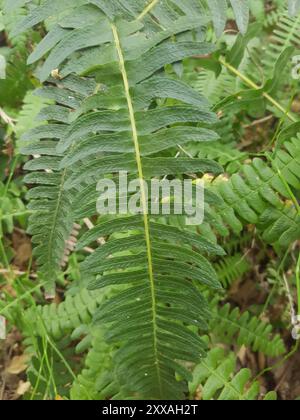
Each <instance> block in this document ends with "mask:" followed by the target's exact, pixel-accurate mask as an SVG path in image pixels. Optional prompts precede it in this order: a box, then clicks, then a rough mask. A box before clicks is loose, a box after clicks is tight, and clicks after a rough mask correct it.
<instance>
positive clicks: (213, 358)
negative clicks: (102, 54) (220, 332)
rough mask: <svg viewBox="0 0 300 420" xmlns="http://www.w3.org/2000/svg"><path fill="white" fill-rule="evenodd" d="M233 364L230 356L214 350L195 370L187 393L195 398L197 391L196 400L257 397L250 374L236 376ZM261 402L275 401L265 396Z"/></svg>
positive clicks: (221, 350)
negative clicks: (265, 400) (264, 400)
mask: <svg viewBox="0 0 300 420" xmlns="http://www.w3.org/2000/svg"><path fill="white" fill-rule="evenodd" d="M236 366H237V360H236V357H235V356H234V354H233V353H230V354H229V355H227V354H226V352H225V350H223V349H221V348H215V349H213V350H211V351H210V352H209V354H208V357H207V359H205V360H204V361H203V362H201V363H200V364H199V365H198V366H197V367H196V369H195V371H194V374H193V381H192V382H191V383H190V393H191V395H192V396H195V394H196V392H197V390H198V392H199V396H198V398H199V397H200V399H202V400H204V401H209V400H221V401H222V400H225V401H236V400H237V401H245V400H246V401H253V400H257V399H258V397H259V396H260V395H259V394H260V386H259V383H258V382H253V380H252V375H251V371H250V370H249V369H241V370H240V371H239V372H238V373H236ZM265 399H267V400H269V399H276V395H275V393H270V394H268V395H267V396H266V397H265Z"/></svg>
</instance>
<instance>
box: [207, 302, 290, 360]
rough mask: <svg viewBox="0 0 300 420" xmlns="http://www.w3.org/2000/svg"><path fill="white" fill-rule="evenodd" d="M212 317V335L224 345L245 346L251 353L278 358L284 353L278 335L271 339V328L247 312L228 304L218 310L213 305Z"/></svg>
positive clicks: (281, 341)
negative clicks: (257, 352)
mask: <svg viewBox="0 0 300 420" xmlns="http://www.w3.org/2000/svg"><path fill="white" fill-rule="evenodd" d="M213 307H214V315H213V320H212V323H211V329H212V331H213V332H214V333H213V334H214V335H215V336H216V337H217V339H218V340H221V342H223V343H226V344H232V343H233V342H235V343H237V345H238V346H242V345H245V346H247V347H249V348H251V349H252V350H253V351H255V352H256V351H259V352H262V353H264V354H265V355H267V356H271V357H278V356H281V355H282V354H284V353H285V351H286V349H285V345H284V342H283V340H282V339H281V337H280V336H279V335H275V336H274V337H272V338H271V332H272V326H271V325H268V324H266V323H265V322H262V321H261V320H259V319H258V318H257V317H255V316H253V315H250V313H249V312H244V313H243V314H241V313H240V311H239V309H238V308H235V309H233V310H232V309H231V307H230V305H229V304H226V305H224V306H222V307H221V308H219V307H218V306H217V305H213Z"/></svg>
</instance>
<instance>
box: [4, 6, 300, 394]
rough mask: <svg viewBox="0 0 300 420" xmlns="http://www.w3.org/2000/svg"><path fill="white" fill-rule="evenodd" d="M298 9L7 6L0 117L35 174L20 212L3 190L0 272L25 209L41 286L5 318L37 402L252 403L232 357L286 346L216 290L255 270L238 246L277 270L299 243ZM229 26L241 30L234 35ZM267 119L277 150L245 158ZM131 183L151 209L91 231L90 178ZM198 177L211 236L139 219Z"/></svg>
mask: <svg viewBox="0 0 300 420" xmlns="http://www.w3.org/2000/svg"><path fill="white" fill-rule="evenodd" d="M298 3H299V2H298V1H290V2H289V5H288V7H289V15H287V9H286V3H285V2H283V1H278V2H276V5H275V7H274V10H273V12H272V13H271V14H270V13H269V12H268V10H267V9H266V8H265V4H264V2H263V1H261V0H251V1H246V0H245V1H240V0H230V1H229V2H227V1H226V0H222V1H221V0H214V1H207V2H206V1H202V0H176V2H175V1H174V0H160V1H152V2H148V1H146V0H134V1H133V0H123V1H119V0H88V1H87V0H76V1H74V0H73V1H71V0H65V1H61V0H42V1H31V0H14V1H9V2H8V1H4V0H3V1H2V2H1V6H2V12H3V13H2V15H1V20H0V30H2V29H4V30H5V43H6V44H5V47H4V49H3V48H1V49H0V58H1V57H3V60H5V63H7V65H6V69H5V73H6V74H5V76H6V78H5V79H3V80H0V111H2V107H4V108H5V109H4V111H7V112H8V113H9V114H11V115H13V116H17V122H16V124H15V123H14V120H11V122H10V121H8V122H7V118H6V114H0V115H5V118H6V120H5V119H4V118H3V117H1V118H2V119H3V120H4V121H5V125H6V126H7V127H6V126H5V129H6V131H7V132H6V136H8V137H9V138H10V137H11V138H12V140H11V141H12V142H16V146H17V149H18V151H19V150H21V153H22V155H23V157H22V158H19V157H18V159H20V160H23V161H25V165H24V167H23V168H24V171H26V172H29V173H27V175H26V176H25V183H26V184H27V185H28V186H29V191H28V193H27V196H26V200H28V201H29V204H28V209H27V210H25V208H24V204H23V201H24V198H23V195H22V200H20V198H19V195H20V194H21V193H20V192H19V190H18V189H17V191H18V193H15V191H14V185H15V184H14V182H11V179H9V180H7V179H6V176H5V175H4V178H3V181H6V185H7V186H9V188H8V187H6V185H3V186H2V185H1V186H0V196H1V201H0V205H1V214H0V217H1V232H0V233H1V236H0V239H1V253H2V254H3V256H2V260H1V262H2V263H3V266H5V265H6V263H7V261H6V260H7V258H5V257H7V256H6V255H5V252H6V250H5V248H3V246H2V239H3V233H2V232H4V235H6V237H5V241H7V235H10V234H12V233H13V231H14V227H15V224H16V223H17V224H18V225H21V226H23V225H24V224H25V223H26V216H27V215H28V213H30V218H29V227H28V233H29V234H30V235H31V236H32V243H33V246H34V253H33V256H34V269H35V267H37V271H38V273H37V280H36V283H35V284H34V288H33V289H32V288H31V286H32V280H30V279H29V277H28V276H29V275H30V269H29V271H28V276H27V274H26V273H24V274H22V277H21V279H20V282H15V284H14V285H13V295H11V294H10V289H8V290H7V291H6V290H5V292H4V293H3V302H0V314H3V315H4V316H6V317H7V318H8V319H9V320H10V323H11V324H15V325H17V327H18V328H19V329H20V330H21V331H22V334H23V336H24V344H25V347H26V352H27V354H28V355H29V356H30V362H29V368H28V372H27V373H28V378H29V380H30V383H31V385H32V389H31V390H30V393H29V394H28V395H27V396H26V397H27V398H30V399H54V398H55V397H56V396H57V395H60V396H62V397H65V398H71V399H82V400H85V399H89V400H99V399H122V398H145V399H147V398H151V399H183V398H185V397H186V396H187V392H188V390H189V392H190V397H191V398H197V399H199V398H200V399H203V400H211V399H213V400H256V399H259V398H260V397H261V392H260V386H259V383H258V382H257V381H255V380H254V381H253V380H252V374H251V372H250V371H249V370H248V369H243V368H242V369H240V370H238V369H237V368H238V363H237V358H236V356H234V354H233V353H231V352H229V350H227V349H229V348H230V350H233V349H236V348H238V347H240V346H246V347H247V348H248V349H249V351H253V352H260V353H263V354H264V355H266V356H269V357H280V356H282V355H283V354H284V353H285V351H286V348H285V343H284V342H283V340H282V338H281V337H280V336H279V335H278V334H276V333H275V332H274V330H273V327H272V325H271V324H270V325H269V324H266V323H265V322H263V321H261V319H259V318H258V317H256V316H254V315H253V311H251V309H249V310H247V311H243V312H241V311H240V310H239V308H237V307H235V308H233V307H232V306H231V305H230V304H227V303H221V301H220V293H221V294H222V293H223V295H222V296H223V297H224V301H225V302H228V299H227V290H226V289H230V288H231V286H233V285H234V283H235V282H237V281H238V280H242V279H243V277H244V276H245V275H247V274H248V273H249V272H250V270H251V265H252V262H251V261H250V260H249V261H248V260H247V258H245V257H244V249H243V248H244V246H249V242H252V241H254V240H255V235H256V234H258V235H259V236H260V239H261V241H262V243H263V245H264V246H265V247H266V248H267V245H268V244H272V245H273V247H274V249H275V250H276V251H277V252H278V254H279V257H278V258H280V257H281V252H282V249H283V250H286V249H287V248H288V247H289V246H290V245H291V244H293V243H294V242H295V241H297V240H299V237H300V219H299V217H300V216H299V204H298V198H299V195H298V194H299V190H300V175H299V174H300V171H299V169H300V148H299V147H300V146H299V140H300V137H299V123H298V122H297V117H296V114H295V113H293V112H292V110H290V107H291V102H292V101H291V98H290V96H291V95H292V96H293V95H294V93H293V92H294V89H296V86H297V82H296V81H295V80H292V78H291V77H290V78H288V77H286V74H287V72H289V71H290V69H291V57H292V56H293V54H294V53H295V49H294V48H298V47H299V46H300V45H299V44H300V40H299V36H298V31H299V16H300V15H299V4H298ZM250 13H251V14H252V20H254V19H255V20H256V21H257V22H258V23H253V24H251V25H250V26H249V25H248V24H249V21H250ZM227 19H230V20H231V23H230V27H231V26H232V25H233V20H235V22H236V25H237V27H238V29H239V30H240V32H241V34H236V33H235V32H234V31H233V32H230V31H229V32H228V31H225V32H224V30H225V28H226V23H227ZM1 25H2V26H1ZM276 25H278V26H276ZM274 27H275V28H277V29H275V30H274V31H273V29H274ZM214 31H215V34H214V33H213V32H214ZM272 31H273V35H272V37H270V33H271V32H272ZM266 39H271V41H270V42H269V43H268V44H269V45H268V46H267V52H266V54H265V58H264V59H263V60H262V54H264V51H263V49H262V48H261V45H262V42H265V43H266ZM26 62H27V64H26ZM258 62H259V63H262V64H259V65H257V63H258ZM2 63H4V61H2ZM0 73H1V71H0ZM2 73H3V74H4V72H3V70H2ZM34 88H37V89H36V90H35V91H33V89H34ZM4 111H3V112H4ZM215 112H217V113H218V114H217V115H216V113H215ZM266 112H267V113H270V114H267V121H269V120H271V121H272V125H271V123H270V131H271V132H272V137H273V139H272V138H268V139H267V140H264V141H262V140H261V139H256V138H254V140H255V141H257V144H249V141H248V138H249V131H250V130H252V129H253V127H256V126H257V125H260V124H261V121H260V120H258V121H256V118H261V117H264V118H265V117H266ZM264 118H262V120H264ZM275 122H276V124H275ZM277 123H278V125H277ZM253 130H254V129H253ZM4 136H5V130H2V131H1V137H3V138H4ZM253 137H255V136H253ZM252 140H253V138H252ZM255 141H254V143H255ZM261 149H264V150H263V152H261ZM5 164H8V167H10V162H7V161H5ZM16 165H17V163H16ZM14 169H15V168H13V170H14ZM18 170H19V171H20V168H19V167H18ZM223 170H224V172H225V173H223ZM120 171H122V172H127V173H128V174H129V175H128V177H129V179H134V178H139V179H140V190H141V194H140V201H139V204H140V210H141V211H140V213H141V214H137V215H127V214H126V215H125V214H124V215H121V216H118V217H115V216H113V215H110V216H109V217H103V216H101V217H100V218H99V216H98V215H97V210H96V204H97V198H98V193H99V191H97V183H98V182H99V180H101V179H106V178H107V177H108V178H110V179H112V180H115V179H116V174H117V173H118V172H120ZM191 174H192V177H193V178H196V179H203V180H204V181H205V183H206V202H205V222H204V223H203V224H202V225H201V226H197V227H187V226H185V224H184V223H182V220H181V219H180V218H177V217H173V216H171V217H168V218H166V217H161V216H163V215H157V216H152V215H149V214H147V213H146V212H145V210H146V206H147V205H148V203H147V202H146V198H145V189H146V186H147V185H149V182H150V180H151V179H152V178H153V177H155V178H158V179H164V178H168V179H179V180H182V179H186V178H190V177H191ZM143 181H144V182H143ZM2 190H3V191H4V192H3V191H2ZM22 194H23V192H22ZM118 198H119V199H121V197H118ZM131 198H132V197H131ZM87 217H88V218H90V219H86V218H87ZM249 225H250V227H251V228H250V229H249V232H251V233H249V232H246V229H247V228H248V226H249ZM85 226H87V227H88V229H86V228H85ZM81 228H82V234H81V233H80V236H79V238H77V236H78V231H79V230H80V229H81ZM254 228H255V231H254ZM252 232H253V234H252ZM77 242H78V243H77ZM76 243H77V245H76ZM236 243H237V244H238V245H237V246H236ZM222 244H224V245H225V246H224V248H225V249H226V250H227V251H228V255H227V256H225V252H224V251H223V248H222V247H221V245H222ZM4 245H6V242H4ZM2 248H3V249H4V252H3V249H2ZM294 248H295V245H294ZM270 252H271V251H270ZM70 253H71V254H72V257H74V259H73V260H72V261H73V263H70V264H69V266H68V267H67V269H66V271H65V272H64V268H65V264H66V262H68V261H67V260H68V256H69V254H70ZM264 258H265V259H267V258H269V255H268V254H267V252H265V253H264ZM73 264H74V265H73ZM283 265H284V264H283ZM9 271H10V270H8V272H9ZM9 274H10V275H15V274H14V273H9ZM57 284H59V285H60V286H61V287H62V289H59V290H58V289H57V287H56V286H57ZM221 286H223V288H224V289H225V291H224V290H223V289H222V287H221ZM42 289H43V290H45V292H46V298H48V299H52V298H54V297H55V296H56V298H57V299H60V298H61V295H63V299H62V301H61V303H59V304H56V303H52V304H47V303H46V302H45V300H44V298H43V296H42V293H41V290H42ZM32 296H33V297H32ZM205 297H209V299H208V300H209V303H208V302H207V300H206V298H205ZM37 302H38V303H39V304H38V305H37ZM255 313H257V312H255ZM203 334H208V335H209V337H210V338H211V343H208V342H207V340H206V339H203ZM215 343H217V345H219V344H222V345H223V346H224V348H226V349H220V348H218V347H216V344H215ZM207 351H208V353H207ZM275 397H276V396H275V395H274V393H270V394H268V395H267V396H266V397H265V399H266V400H268V399H269V400H272V399H275Z"/></svg>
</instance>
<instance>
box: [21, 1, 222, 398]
mask: <svg viewBox="0 0 300 420" xmlns="http://www.w3.org/2000/svg"><path fill="white" fill-rule="evenodd" d="M60 3H61V2H60ZM93 3H94V5H95V6H100V8H99V9H98V12H96V10H97V9H96V8H95V7H93V8H90V10H89V11H87V12H88V13H89V14H90V15H91V19H92V22H93V23H92V24H91V25H89V26H87V27H84V28H82V27H80V28H78V27H76V28H74V29H70V30H69V32H70V33H69V35H67V36H65V37H64V38H63V39H61V40H60V41H59V43H58V44H57V45H56V46H54V48H53V49H52V51H51V52H50V54H49V56H48V58H47V60H46V62H45V64H44V66H43V68H42V70H41V77H42V79H43V80H45V79H46V78H47V77H48V76H49V73H50V72H51V71H52V70H53V69H58V71H59V74H60V77H65V76H66V75H68V74H71V73H74V71H77V72H78V73H80V75H90V74H94V75H95V77H96V80H97V81H100V82H101V85H100V90H99V87H98V89H95V91H94V92H91V93H90V95H89V96H90V97H89V98H87V99H86V101H85V100H84V98H82V99H81V98H79V102H80V104H81V108H80V109H79V108H78V112H76V113H74V114H73V120H74V121H72V123H71V124H70V126H69V127H67V126H65V125H64V124H51V125H48V126H44V127H42V128H41V129H39V130H37V131H35V132H34V133H31V134H29V135H28V136H27V138H29V137H32V135H33V134H34V135H35V136H37V137H39V138H49V137H50V136H51V137H55V138H58V139H59V141H58V147H56V151H55V153H54V155H55V154H57V155H58V156H57V157H56V156H55V158H54V159H50V160H49V159H48V158H47V159H44V158H41V159H42V160H39V159H37V160H35V161H32V162H30V163H29V164H28V165H27V169H33V170H36V169H43V170H44V169H45V168H50V166H52V167H51V168H50V169H52V171H54V173H56V172H57V171H58V173H60V171H62V172H65V171H69V170H70V171H71V176H70V177H66V176H64V179H65V180H66V183H65V189H63V188H62V190H61V189H60V192H59V194H60V196H61V197H63V199H64V201H65V200H66V199H68V198H67V197H68V196H69V194H70V191H72V189H73V188H76V189H78V190H80V191H82V189H83V188H84V185H85V184H86V183H87V182H88V183H89V184H90V185H91V184H94V185H95V186H96V183H97V181H98V180H99V179H101V178H103V177H104V176H105V175H107V174H111V175H112V174H113V173H115V172H117V171H127V172H128V171H129V173H130V174H131V176H138V178H139V179H140V180H141V181H142V180H149V179H150V178H151V177H153V176H155V177H160V176H166V175H171V176H175V175H177V174H179V175H180V174H184V173H189V172H196V173H205V172H212V173H219V172H220V171H221V167H220V166H219V165H218V164H216V163H214V162H213V161H210V160H208V159H190V158H178V159H175V158H173V157H169V156H168V155H167V156H168V157H157V154H158V153H159V152H162V151H163V150H168V149H170V148H172V147H174V146H175V147H176V144H181V143H182V142H185V141H203V140H205V139H206V136H208V138H207V139H209V138H211V139H212V138H214V139H215V135H213V134H212V132H205V133H204V132H203V127H201V125H202V126H204V125H205V126H209V125H211V123H215V122H216V117H215V115H214V114H212V113H211V112H210V111H209V109H208V106H207V104H206V102H205V101H204V100H203V98H202V97H201V95H199V94H196V92H194V91H192V90H191V89H190V88H189V87H188V86H187V85H185V84H184V83H183V82H180V81H178V80H173V79H168V78H167V77H165V75H164V73H163V68H164V66H166V65H168V64H172V63H174V62H178V61H180V60H182V59H184V58H186V57H188V56H190V55H193V54H207V53H210V52H211V51H212V47H211V45H209V44H207V43H204V42H194V41H181V40H178V42H173V41H171V40H170V37H174V36H176V35H180V34H181V33H184V32H188V31H189V30H191V29H194V28H195V29H196V28H199V26H201V22H202V21H201V19H200V20H199V18H197V19H196V18H195V19H193V18H191V17H189V18H186V17H184V16H183V17H179V19H177V21H176V23H174V22H173V21H172V22H171V23H170V24H169V26H168V27H167V28H166V29H165V30H163V31H157V32H156V33H155V34H153V35H151V36H148V37H145V34H144V33H143V32H142V29H143V26H142V24H141V23H140V22H137V21H133V22H125V21H122V20H119V21H114V22H113V21H112V20H111V15H112V14H114V13H115V10H112V7H113V6H114V5H117V2H113V3H112V2H106V1H102V2H98V1H95V2H93ZM182 3H184V2H182ZM186 4H187V3H186ZM47 5H49V6H47V7H49V10H48V9H47V8H46V6H41V7H38V8H36V9H34V11H33V14H32V15H31V17H30V16H29V17H28V18H27V20H26V21H25V22H24V24H23V25H22V24H21V25H20V26H21V28H22V27H23V29H26V28H27V27H29V26H31V25H33V24H37V23H39V22H40V21H41V20H43V19H45V17H46V15H48V14H49V13H50V4H49V3H47ZM60 7H62V6H60ZM103 12H104V13H105V14H106V17H104V16H103ZM71 13H72V12H71ZM86 16H87V15H86ZM95 19H96V21H97V23H96V24H95V23H94V22H95ZM81 24H82V23H81ZM91 35H93V36H91ZM95 48H96V49H98V51H100V52H101V54H100V55H98V54H95V51H96V50H95ZM44 52H45V53H46V52H48V49H44ZM74 53H76V54H74ZM62 65H63V67H62ZM158 72H159V74H157V73H158ZM69 77H70V76H69ZM71 77H72V76H71ZM65 80H68V77H67V78H65V79H63V83H64V81H65ZM79 85H80V83H79ZM107 92H108V94H109V97H108V95H107ZM59 93H60V92H58V91H57V90H56V92H55V96H56V97H57V100H60V95H59ZM69 96H70V95H69ZM156 98H173V99H175V100H176V105H173V106H157V105H156V106H155V100H156ZM72 99H73V100H74V99H75V101H76V99H77V98H74V95H72ZM64 100H66V97H64ZM68 100H70V97H68ZM61 102H62V101H60V103H61ZM90 103H91V104H90ZM153 105H154V106H153ZM186 123H193V124H195V123H198V124H199V126H193V128H191V130H188V131H187V133H190V135H191V137H189V134H186V133H184V132H183V129H182V130H181V131H180V127H184V128H185V130H186ZM174 124H176V138H175V139H174V137H173V136H174V130H175V128H174V127H173V125H174ZM107 132H110V134H106V133H107ZM183 134H184V137H186V138H187V140H185V139H184V138H183ZM156 138H157V141H156ZM158 140H159V141H158ZM175 142H176V143H175ZM87 144H89V147H88V148H87V147H86V145H87ZM116 145H119V150H117V149H116ZM38 147H39V146H37V148H38ZM52 150H53V149H52ZM50 154H51V153H50ZM51 155H52V154H51ZM62 155H63V156H64V158H63V161H61V162H60V159H59V158H60V156H62ZM171 156H172V155H171ZM48 165H49V166H48ZM45 175H46V174H45V173H43V174H41V173H39V174H38V177H36V175H34V176H29V178H28V177H27V180H30V181H33V180H34V179H36V180H37V181H39V180H40V179H41V178H43V180H44V179H45ZM48 175H51V179H53V174H48ZM67 178H68V179H67ZM60 185H62V182H61V184H60ZM144 188H145V187H144V183H143V182H141V197H142V200H141V203H142V206H143V210H142V213H144V214H143V215H142V216H140V215H138V216H128V217H122V218H115V219H113V220H111V221H109V222H104V223H102V224H100V225H98V226H96V227H95V228H94V229H92V230H91V231H90V232H88V233H87V234H85V235H84V236H83V237H82V238H81V240H80V241H79V248H80V247H81V246H86V245H87V244H90V243H92V242H94V241H95V240H96V239H98V238H99V237H106V238H108V240H107V243H106V245H104V246H102V247H100V248H98V249H97V250H96V252H95V253H93V254H92V255H91V256H90V257H89V258H87V259H86V260H85V262H84V264H83V270H85V271H88V272H89V273H90V274H92V275H94V276H95V280H94V281H93V283H92V284H91V285H90V288H91V289H100V288H103V287H106V286H108V285H127V286H128V287H127V288H126V290H123V288H122V291H121V292H120V293H118V294H117V295H116V296H114V297H112V298H111V299H110V300H109V301H108V302H106V303H105V304H103V305H102V307H101V308H100V310H99V311H98V312H97V314H96V320H97V321H98V322H102V323H109V324H110V328H109V332H108V333H107V334H106V338H107V340H108V342H110V343H121V348H120V350H118V351H117V352H116V355H115V358H114V361H115V365H116V376H117V377H118V379H119V381H120V383H121V385H122V386H125V387H126V388H127V392H128V393H129V394H131V393H138V395H140V396H141V397H148V398H149V397H151V398H181V397H182V395H183V394H182V392H183V390H184V382H183V381H182V382H180V381H177V380H176V376H175V373H180V375H181V377H183V378H184V379H185V380H186V379H188V378H189V377H190V373H189V371H188V370H187V369H186V368H185V367H184V366H183V364H181V363H180V362H179V361H190V362H191V361H192V362H196V361H198V360H199V357H200V356H201V355H203V354H204V350H205V345H204V343H203V342H202V340H201V339H200V338H199V336H198V335H197V334H195V333H194V332H193V331H192V329H190V326H192V325H201V326H204V325H205V323H206V318H207V316H208V306H207V304H206V303H205V301H204V299H203V297H202V296H201V294H200V293H199V292H198V290H197V288H196V287H195V286H194V285H193V283H192V282H191V281H190V280H193V281H198V282H200V283H203V284H206V285H208V286H209V287H211V288H213V289H219V288H220V285H219V282H218V280H217V277H216V273H215V271H214V270H213V268H212V266H211V265H210V263H209V262H208V261H207V260H206V258H205V257H204V256H202V255H201V254H202V253H206V252H213V253H217V254H222V253H223V252H222V250H221V249H220V248H219V247H218V246H216V245H214V244H212V243H210V242H209V241H207V240H205V239H204V238H202V237H201V236H200V235H197V234H193V233H190V232H188V231H182V230H180V229H177V228H173V227H171V226H166V225H163V224H160V223H157V222H156V221H154V220H152V219H151V217H149V216H148V215H147V212H146V206H147V203H146V200H145V190H144ZM33 191H34V190H33ZM62 191H64V192H63V193H62ZM31 194H33V195H34V192H33V193H31ZM34 205H35V204H34V203H33V204H32V205H31V206H33V207H34ZM44 205H45V203H44V202H43V203H40V202H39V203H38V206H41V207H44ZM84 205H85V203H79V202H76V207H77V208H78V210H79V211H80V209H81V208H82V207H83V206H84ZM94 206H95V207H94V208H95V210H96V203H94ZM61 213H63V214H64V217H66V212H65V207H64V205H63V204H62V212H61ZM47 217H49V215H47ZM39 220H40V218H39V219H37V218H35V219H34V218H33V219H32V227H31V231H32V232H33V233H36V234H37V232H38V231H40V229H41V226H40V224H39V226H38V223H39ZM65 223H66V219H64V224H65ZM58 225H60V224H59V223H57V226H58ZM60 229H61V227H60ZM121 232H124V233H125V234H126V235H128V238H127V239H126V240H125V241H121V240H119V239H115V238H114V236H113V234H116V233H118V234H119V233H121ZM60 236H63V237H64V238H65V234H64V233H63V235H60ZM39 238H41V235H40V234H38V237H37V239H39ZM52 242H53V241H52ZM48 243H49V241H48ZM137 244H138V245H139V253H138V254H136V253H135V252H134V251H135V250H136V246H137ZM59 246H60V242H59ZM124 246H126V248H124ZM193 248H195V249H193ZM40 249H41V251H42V253H43V252H44V245H42V247H41V248H40ZM54 249H55V250H59V253H60V250H61V249H60V248H58V245H57V246H56V248H54ZM196 249H198V251H196ZM51 250H53V244H52V245H51ZM124 250H126V251H127V254H126V256H124V255H121V256H119V252H120V251H124ZM52 252H53V251H52ZM56 254H58V253H56ZM100 256H101V257H100ZM54 257H55V258H54V260H55V262H56V255H55V256H54ZM112 257H113V258H112ZM41 258H43V256H42V255H41ZM175 258H176V259H175ZM41 260H42V259H41ZM51 260H52V261H53V258H52V259H51ZM49 261H50V260H49V258H48V259H47V261H46V266H47V267H48V268H50V266H49ZM182 299H184V301H182ZM185 302H188V304H186V303H185ZM187 308H188V310H187ZM117 313H122V318H120V317H119V316H118V317H116V314H117ZM137 336H139V338H138V339H137ZM174 343H176V349H175V348H174V345H173V344H174ZM187 343H188V346H187V345H186V344H187ZM129 354H130V359H129V358H128V355H129ZM141 354H142V355H143V357H142V358H141Z"/></svg>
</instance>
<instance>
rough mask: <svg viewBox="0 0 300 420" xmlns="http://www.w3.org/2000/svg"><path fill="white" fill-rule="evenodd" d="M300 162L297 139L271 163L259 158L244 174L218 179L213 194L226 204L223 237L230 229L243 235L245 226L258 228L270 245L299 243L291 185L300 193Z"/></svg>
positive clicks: (221, 206) (246, 166)
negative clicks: (227, 228) (249, 225)
mask: <svg viewBox="0 0 300 420" xmlns="http://www.w3.org/2000/svg"><path fill="white" fill-rule="evenodd" d="M299 159H300V148H299V139H298V138H294V139H291V140H289V141H286V142H285V143H284V146H283V147H282V149H281V150H279V151H278V153H277V154H276V157H275V158H274V160H273V161H272V162H271V163H269V162H266V161H265V160H263V159H260V158H255V159H254V160H253V161H252V162H251V163H250V164H245V165H243V166H242V168H241V173H240V174H234V175H233V176H232V177H231V178H224V177H221V178H219V179H217V180H216V181H215V182H214V183H213V190H214V191H215V192H217V193H218V194H219V195H220V196H221V197H222V198H223V200H224V202H223V205H220V206H219V209H220V210H219V215H220V214H222V218H221V219H222V220H223V225H221V226H223V230H219V233H221V234H222V231H223V232H224V233H225V232H226V229H224V227H226V226H228V227H229V228H230V229H232V231H233V232H234V233H236V234H239V233H240V232H241V231H242V229H243V226H244V225H245V224H255V225H257V227H258V228H259V229H261V230H262V232H263V238H264V239H265V240H266V241H267V242H268V243H270V244H276V243H277V244H279V245H280V246H286V245H288V244H290V243H291V242H293V241H295V240H297V239H298V238H299V214H298V211H297V209H296V208H295V206H294V204H293V202H292V201H291V194H290V191H289V189H288V188H287V185H288V186H289V187H290V188H291V189H295V190H299V187H300V179H299V173H300V172H299V164H300V160H299ZM283 179H284V180H286V183H287V184H285V182H283ZM208 211H210V210H208ZM220 223H221V221H220ZM225 236H226V235H225Z"/></svg>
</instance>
